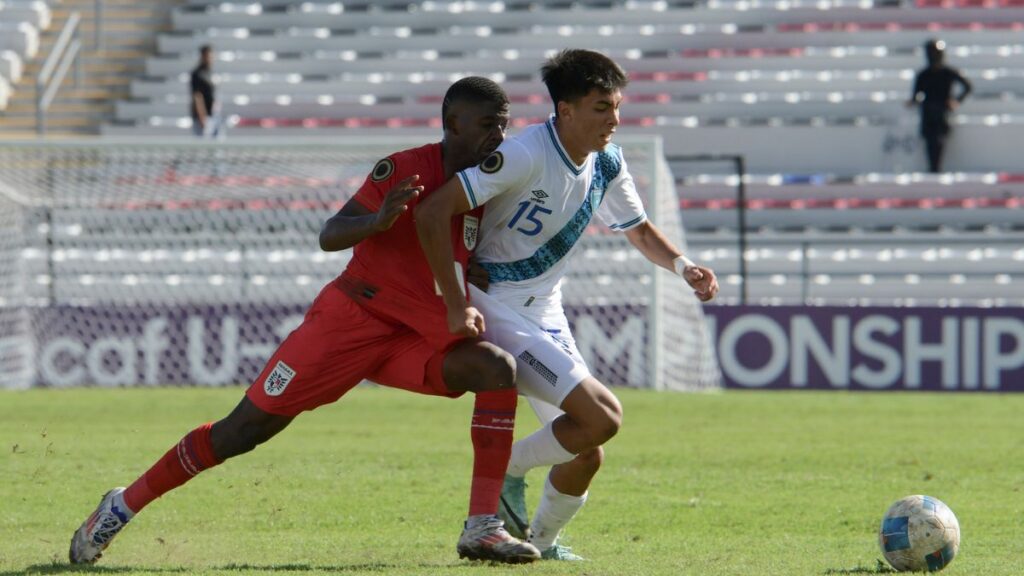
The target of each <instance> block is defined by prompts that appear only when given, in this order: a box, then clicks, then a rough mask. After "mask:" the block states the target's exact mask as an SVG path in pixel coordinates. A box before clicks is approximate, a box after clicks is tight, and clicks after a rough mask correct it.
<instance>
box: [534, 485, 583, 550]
mask: <svg viewBox="0 0 1024 576" xmlns="http://www.w3.org/2000/svg"><path fill="white" fill-rule="evenodd" d="M586 501H587V493H586V492H584V493H583V495H582V496H570V495H568V494H562V493H561V492H559V491H558V490H556V489H555V487H554V486H552V485H551V479H550V478H548V479H547V480H545V481H544V494H543V495H542V496H541V498H540V504H538V505H537V511H536V512H535V513H534V515H533V522H531V523H530V544H533V545H534V546H536V547H537V549H538V550H540V551H541V552H543V551H545V550H547V549H548V548H551V547H552V546H553V545H554V544H555V541H556V540H558V534H559V532H561V531H562V528H565V525H566V524H568V523H569V520H572V517H573V516H575V515H576V512H579V509H580V508H582V507H583V504H585V503H586Z"/></svg>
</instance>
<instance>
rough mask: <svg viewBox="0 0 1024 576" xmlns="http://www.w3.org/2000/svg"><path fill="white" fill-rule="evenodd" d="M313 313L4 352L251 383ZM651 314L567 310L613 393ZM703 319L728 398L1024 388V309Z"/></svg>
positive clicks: (722, 314) (767, 312)
mask: <svg viewBox="0 0 1024 576" xmlns="http://www.w3.org/2000/svg"><path fill="white" fill-rule="evenodd" d="M304 310H305V306H281V305H275V304H262V305H233V306H227V305H223V306H215V305H210V306H195V305H181V306H163V307H154V306H145V307H131V306H121V307H73V306H62V307H57V308H48V309H38V310H35V311H33V312H32V314H31V316H32V317H31V319H30V320H29V323H28V325H30V326H32V329H33V330H34V332H35V342H34V345H30V346H21V345H20V344H17V343H19V342H26V339H24V338H18V337H16V336H13V335H12V337H10V338H7V339H6V341H7V342H9V343H14V344H8V345H7V346H6V347H4V346H0V349H2V350H3V352H4V356H3V357H4V358H7V356H10V357H11V358H8V359H7V360H4V361H5V362H7V363H8V364H10V365H11V366H16V365H26V364H27V365H28V366H30V367H31V368H30V372H31V374H30V375H28V382H26V384H25V385H37V386H39V385H42V386H48V387H67V386H77V385H99V386H147V385H148V386H152V385H160V384H192V385H199V386H219V385H225V384H239V383H248V382H250V381H251V380H252V379H253V378H254V377H255V376H256V374H257V373H258V371H259V370H260V368H262V366H263V364H264V363H265V362H266V360H267V358H269V357H270V355H271V354H272V353H273V351H274V349H275V348H276V346H277V345H278V344H279V343H280V341H281V340H282V339H283V338H284V337H285V336H286V335H287V334H288V332H289V331H291V330H292V329H293V328H294V327H295V326H297V325H298V324H299V322H300V321H301V319H302V313H303V312H304ZM641 312H642V311H641V310H640V309H630V308H629V307H614V306H609V307H600V306H597V307H585V308H572V309H570V310H569V316H570V319H571V320H572V321H573V323H574V324H575V327H574V332H575V335H576V340H577V343H578V345H579V347H580V350H581V351H582V352H583V354H584V356H585V357H587V358H588V360H589V362H590V364H591V370H592V371H593V372H594V374H595V375H596V376H598V377H599V378H601V379H602V381H604V382H606V383H607V384H611V385H629V386H643V385H645V382H647V378H646V377H645V374H646V372H645V364H644V363H645V361H646V346H647V330H646V323H645V321H644V318H643V315H642V313H641ZM705 313H706V315H707V320H708V323H709V327H710V331H711V337H712V342H714V344H715V346H716V351H717V354H718V359H719V363H720V365H721V369H722V377H723V384H724V385H725V386H726V387H728V388H741V389H816V390H935V391H994V392H999V391H1014V392H1020V391H1024V309H1020V308H847V307H842V308H840V307H742V306H739V307H733V306H709V307H706V308H705ZM12 331H13V330H12ZM0 344H3V342H0ZM19 358H20V360H19ZM0 360H3V358H0ZM646 385H650V384H646ZM15 386H16V387H17V385H15Z"/></svg>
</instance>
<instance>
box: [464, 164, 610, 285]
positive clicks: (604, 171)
mask: <svg viewBox="0 0 1024 576" xmlns="http://www.w3.org/2000/svg"><path fill="white" fill-rule="evenodd" d="M621 171H622V153H621V150H620V149H619V147H618V146H616V147H614V148H611V150H608V151H605V152H599V153H598V154H597V158H596V159H595V162H594V175H593V178H592V179H591V181H590V190H589V191H588V193H587V197H586V199H584V200H583V204H581V205H580V207H579V210H577V211H576V214H574V215H573V217H572V219H571V220H569V221H568V222H567V223H566V224H565V226H563V227H562V229H561V230H559V231H558V233H557V234H555V235H554V236H553V237H551V239H549V240H548V241H547V242H545V243H544V245H543V246H541V247H540V248H538V249H537V251H536V252H534V253H533V256H530V257H529V258H523V259H522V260H516V261H515V262H482V263H481V264H480V265H481V266H483V268H484V270H487V275H488V276H489V279H490V281H491V282H494V283H497V282H518V281H521V280H529V279H531V278H536V277H538V276H540V275H542V274H544V273H545V272H547V271H548V270H550V269H551V267H552V266H554V265H555V264H557V263H558V262H559V260H561V259H562V258H564V257H565V255H566V254H568V253H569V252H570V251H571V250H572V248H573V246H575V245H576V242H578V241H579V239H580V236H581V235H582V234H583V231H584V230H586V228H587V225H588V224H590V219H591V218H593V216H594V210H596V209H597V208H598V207H599V206H600V205H601V202H602V201H604V193H605V190H607V189H608V185H609V184H610V183H611V182H612V180H615V178H616V177H617V176H618V175H619V172H621Z"/></svg>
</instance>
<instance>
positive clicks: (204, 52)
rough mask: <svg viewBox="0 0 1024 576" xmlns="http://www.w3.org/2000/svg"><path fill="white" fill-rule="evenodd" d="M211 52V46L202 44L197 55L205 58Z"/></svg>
mask: <svg viewBox="0 0 1024 576" xmlns="http://www.w3.org/2000/svg"><path fill="white" fill-rule="evenodd" d="M211 50H213V46H210V45H209V44H203V45H202V46H200V47H199V55H200V56H206V55H207V54H208V53H209V52H210V51H211Z"/></svg>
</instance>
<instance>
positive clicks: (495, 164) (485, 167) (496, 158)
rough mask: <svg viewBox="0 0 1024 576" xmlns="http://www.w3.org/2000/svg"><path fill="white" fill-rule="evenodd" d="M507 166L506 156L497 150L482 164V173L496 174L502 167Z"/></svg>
mask: <svg viewBox="0 0 1024 576" xmlns="http://www.w3.org/2000/svg"><path fill="white" fill-rule="evenodd" d="M504 165H505V156H504V155H502V153H501V152H498V151H497V150H495V151H494V152H491V155H490V156H488V157H487V158H484V161H483V162H481V163H480V171H481V172H483V173H484V174H494V173H495V172H497V171H498V170H501V167H502V166H504Z"/></svg>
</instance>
